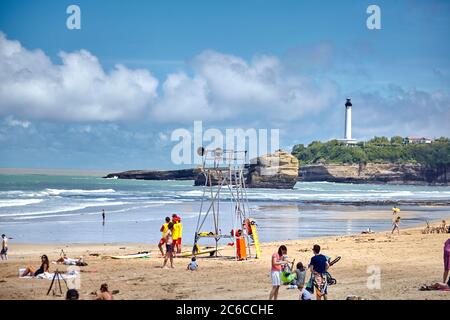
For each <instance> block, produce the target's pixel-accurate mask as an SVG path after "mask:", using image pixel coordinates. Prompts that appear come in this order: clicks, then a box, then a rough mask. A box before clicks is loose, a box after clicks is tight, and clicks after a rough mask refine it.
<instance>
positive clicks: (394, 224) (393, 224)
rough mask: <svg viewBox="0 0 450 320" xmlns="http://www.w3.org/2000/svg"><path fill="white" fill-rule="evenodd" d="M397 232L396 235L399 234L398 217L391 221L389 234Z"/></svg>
mask: <svg viewBox="0 0 450 320" xmlns="http://www.w3.org/2000/svg"><path fill="white" fill-rule="evenodd" d="M395 230H397V234H400V216H398V217H397V218H395V219H394V220H393V221H392V232H391V234H394V231H395Z"/></svg>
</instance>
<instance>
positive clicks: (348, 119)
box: [342, 98, 356, 144]
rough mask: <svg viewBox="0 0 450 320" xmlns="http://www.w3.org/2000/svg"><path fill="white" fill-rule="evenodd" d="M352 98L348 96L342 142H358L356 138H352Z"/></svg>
mask: <svg viewBox="0 0 450 320" xmlns="http://www.w3.org/2000/svg"><path fill="white" fill-rule="evenodd" d="M352 106H353V105H352V99H351V98H347V102H346V103H345V133H344V139H343V140H342V142H344V143H346V144H356V140H355V139H353V138H352Z"/></svg>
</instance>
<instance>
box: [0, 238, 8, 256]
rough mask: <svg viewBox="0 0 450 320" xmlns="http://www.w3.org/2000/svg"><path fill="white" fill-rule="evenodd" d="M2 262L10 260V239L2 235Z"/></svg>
mask: <svg viewBox="0 0 450 320" xmlns="http://www.w3.org/2000/svg"><path fill="white" fill-rule="evenodd" d="M0 256H1V257H2V260H8V237H7V236H6V235H5V234H2V251H1V252H0Z"/></svg>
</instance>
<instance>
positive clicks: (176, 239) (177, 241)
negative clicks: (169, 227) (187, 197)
mask: <svg viewBox="0 0 450 320" xmlns="http://www.w3.org/2000/svg"><path fill="white" fill-rule="evenodd" d="M172 222H173V223H174V225H173V243H174V251H175V252H176V253H181V239H182V236H183V224H182V223H181V217H180V216H178V215H176V214H173V215H172Z"/></svg>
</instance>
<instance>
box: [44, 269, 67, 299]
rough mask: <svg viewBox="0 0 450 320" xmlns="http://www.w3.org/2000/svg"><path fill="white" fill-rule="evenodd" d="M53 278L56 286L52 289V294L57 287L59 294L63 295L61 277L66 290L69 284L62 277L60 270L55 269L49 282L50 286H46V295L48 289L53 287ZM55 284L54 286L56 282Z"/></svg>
mask: <svg viewBox="0 0 450 320" xmlns="http://www.w3.org/2000/svg"><path fill="white" fill-rule="evenodd" d="M55 279H56V282H58V287H57V288H55V289H54V290H53V295H54V296H55V295H56V290H57V289H59V293H60V295H63V291H62V288H61V279H62V280H63V281H64V284H65V285H66V288H67V290H69V286H68V285H67V281H66V279H64V277H63V276H62V275H61V272H60V271H59V270H56V271H55V275H54V276H53V279H52V283H51V284H50V288H48V291H47V295H49V294H50V291H51V290H52V288H53V284H55ZM55 286H56V284H55Z"/></svg>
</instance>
